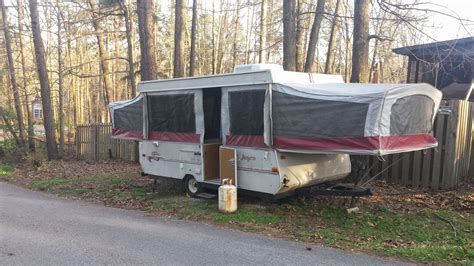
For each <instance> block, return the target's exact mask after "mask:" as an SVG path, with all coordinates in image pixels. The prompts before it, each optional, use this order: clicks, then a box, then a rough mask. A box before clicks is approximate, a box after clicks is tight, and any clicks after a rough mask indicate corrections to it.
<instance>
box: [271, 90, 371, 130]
mask: <svg viewBox="0 0 474 266" xmlns="http://www.w3.org/2000/svg"><path fill="white" fill-rule="evenodd" d="M368 109H369V104H367V103H352V102H341V101H326V100H318V99H309V98H305V97H299V96H294V95H289V94H286V93H281V92H277V91H274V92H273V105H272V111H273V117H272V119H273V135H275V136H296V137H315V138H338V137H359V136H364V129H365V120H366V117H367V111H368Z"/></svg>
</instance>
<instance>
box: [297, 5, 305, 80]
mask: <svg viewBox="0 0 474 266" xmlns="http://www.w3.org/2000/svg"><path fill="white" fill-rule="evenodd" d="M296 10H297V11H296V71H303V35H304V30H303V17H302V14H301V13H303V0H298V2H297V8H296Z"/></svg>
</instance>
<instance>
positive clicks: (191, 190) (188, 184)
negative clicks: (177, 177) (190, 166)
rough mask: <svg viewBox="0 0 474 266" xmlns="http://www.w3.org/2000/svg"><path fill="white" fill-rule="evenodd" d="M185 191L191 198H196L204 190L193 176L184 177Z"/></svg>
mask: <svg viewBox="0 0 474 266" xmlns="http://www.w3.org/2000/svg"><path fill="white" fill-rule="evenodd" d="M184 189H185V190H186V194H188V195H189V196H191V197H195V196H196V195H197V194H199V193H201V190H202V188H201V187H200V185H199V183H198V182H197V180H196V179H195V178H194V176H192V175H187V176H185V177H184Z"/></svg>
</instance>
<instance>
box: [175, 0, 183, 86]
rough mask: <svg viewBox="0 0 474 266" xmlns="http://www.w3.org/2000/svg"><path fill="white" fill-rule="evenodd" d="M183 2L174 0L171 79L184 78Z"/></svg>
mask: <svg viewBox="0 0 474 266" xmlns="http://www.w3.org/2000/svg"><path fill="white" fill-rule="evenodd" d="M184 8H185V2H184V0H176V7H175V18H174V19H175V21H174V58H173V77H175V78H179V77H184V65H185V63H184V54H185V52H184V33H185V30H186V29H185V25H184V23H185V21H184V17H185V13H184Z"/></svg>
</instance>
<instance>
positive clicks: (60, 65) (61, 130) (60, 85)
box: [56, 0, 64, 157]
mask: <svg viewBox="0 0 474 266" xmlns="http://www.w3.org/2000/svg"><path fill="white" fill-rule="evenodd" d="M56 4H57V8H58V10H57V12H58V14H57V15H58V18H57V19H58V25H57V27H58V97H59V106H58V107H59V110H58V119H59V157H63V151H64V114H63V110H64V97H63V60H62V53H63V49H62V36H61V23H62V22H61V16H62V13H61V10H60V7H59V1H58V0H56Z"/></svg>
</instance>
